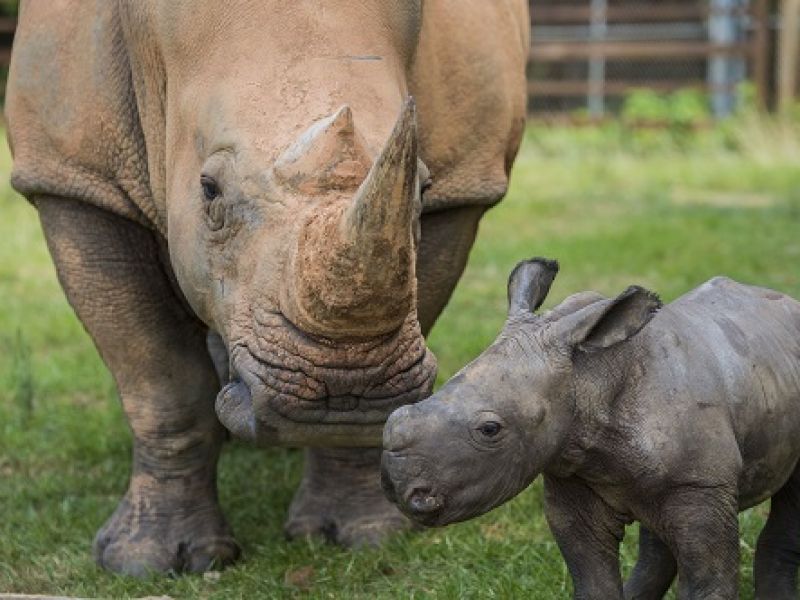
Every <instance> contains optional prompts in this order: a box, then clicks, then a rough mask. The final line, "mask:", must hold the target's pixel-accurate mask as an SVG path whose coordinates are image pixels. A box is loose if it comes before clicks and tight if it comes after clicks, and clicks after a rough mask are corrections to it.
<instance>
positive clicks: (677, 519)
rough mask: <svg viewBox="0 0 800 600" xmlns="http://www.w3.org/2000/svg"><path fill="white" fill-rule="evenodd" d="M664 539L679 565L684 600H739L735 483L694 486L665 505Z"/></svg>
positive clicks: (661, 531)
mask: <svg viewBox="0 0 800 600" xmlns="http://www.w3.org/2000/svg"><path fill="white" fill-rule="evenodd" d="M660 508H661V519H660V523H659V528H658V534H659V537H660V538H661V539H662V540H664V542H666V543H667V544H668V545H669V547H670V549H671V550H672V553H673V556H675V558H676V559H677V563H678V598H680V599H681V600H699V599H701V598H702V599H703V600H736V599H737V598H738V576H739V521H738V519H737V509H738V501H737V494H736V489H735V486H724V485H720V486H708V487H688V488H681V489H678V490H674V491H672V492H671V493H670V494H669V496H667V497H666V498H664V500H663V501H662V504H661V507H660Z"/></svg>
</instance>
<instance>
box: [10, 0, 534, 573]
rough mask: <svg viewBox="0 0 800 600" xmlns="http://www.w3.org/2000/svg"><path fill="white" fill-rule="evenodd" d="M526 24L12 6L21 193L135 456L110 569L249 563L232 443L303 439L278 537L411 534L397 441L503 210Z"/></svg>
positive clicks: (201, 4) (222, 8) (104, 534)
mask: <svg viewBox="0 0 800 600" xmlns="http://www.w3.org/2000/svg"><path fill="white" fill-rule="evenodd" d="M529 31H530V21H529V17H528V4H527V2H526V0H492V1H491V2H486V1H485V0H425V2H422V1H421V0H403V1H402V2H398V1H396V0H291V1H287V0H225V1H220V0H184V1H180V0H52V1H50V0H28V1H23V2H22V6H21V14H20V18H19V26H18V29H17V33H16V37H15V39H14V49H13V53H12V59H11V66H10V70H9V83H8V90H7V96H6V104H5V110H6V118H7V122H8V131H9V141H10V143H11V146H12V150H13V154H14V171H13V174H12V184H13V185H14V187H15V188H16V189H17V190H18V191H19V192H20V193H22V194H23V195H25V196H26V197H27V198H28V199H29V200H30V201H31V203H32V204H33V205H34V206H35V207H36V209H37V211H38V215H39V218H40V220H41V224H42V228H43V231H44V235H45V238H46V240H47V244H48V248H49V250H50V253H51V255H52V257H53V262H54V264H55V268H56V271H57V273H58V277H59V280H60V282H61V285H62V287H63V288H64V291H65V293H66V296H67V298H68V300H69V302H70V304H71V305H72V307H73V308H74V309H75V312H76V314H77V316H78V318H79V319H80V320H81V322H82V323H83V324H84V326H85V327H86V330H87V331H88V333H89V335H90V336H91V337H92V339H93V340H94V342H95V344H96V346H97V348H98V350H99V352H100V355H101V356H102V358H103V360H104V362H105V363H106V365H107V366H108V368H109V369H110V371H111V372H112V374H113V376H114V379H115V381H116V384H117V387H118V390H119V393H120V397H121V400H122V405H123V408H124V411H125V414H126V416H127V418H128V422H129V424H130V427H131V430H132V433H133V438H134V441H133V461H132V469H131V479H130V484H129V486H128V489H127V491H126V493H125V495H124V498H123V499H122V501H121V502H120V504H119V506H118V508H117V510H116V511H115V512H114V514H113V515H112V516H111V517H110V518H109V519H108V521H107V522H106V523H105V525H104V526H103V527H102V528H101V529H100V531H99V532H98V534H97V537H96V539H95V544H94V554H95V557H96V559H97V561H98V563H99V564H100V565H102V566H103V567H104V568H107V569H109V570H113V571H116V572H121V573H126V574H131V575H145V574H147V573H148V572H152V571H155V572H162V573H167V572H175V571H203V570H206V569H209V568H217V567H219V566H221V565H225V564H227V563H229V562H231V561H233V560H234V559H236V558H237V556H238V555H239V547H238V545H237V543H236V541H235V539H234V537H233V535H232V532H231V530H230V528H229V527H228V524H227V523H226V520H225V518H224V516H223V514H222V510H221V508H220V506H219V503H218V500H217V488H216V465H217V459H218V456H219V452H220V448H221V445H222V442H223V439H224V437H225V435H226V431H225V429H226V428H227V430H228V431H230V432H231V433H233V434H234V435H236V436H237V437H240V438H242V439H245V440H247V441H250V442H254V443H257V444H262V445H273V444H278V445H288V446H299V447H304V448H306V451H305V455H306V461H305V471H304V474H303V479H302V482H301V484H300V486H299V488H298V490H297V493H296V494H295V496H294V499H293V501H292V503H291V506H290V507H289V510H288V518H287V519H286V523H285V532H286V535H287V536H289V537H292V538H293V537H304V536H310V535H314V536H324V537H325V538H327V539H329V540H331V541H334V542H337V543H340V544H343V545H360V544H374V543H377V542H379V541H380V540H382V539H383V538H384V537H385V536H387V535H388V534H390V533H391V532H393V531H395V530H398V529H403V528H406V527H408V526H409V522H408V520H407V519H406V518H405V517H404V516H403V515H402V514H401V513H400V512H399V511H398V510H397V509H396V508H395V507H394V506H393V505H392V504H391V503H389V502H388V501H387V500H386V498H385V497H384V495H383V493H382V491H381V486H380V477H379V464H380V455H381V450H380V439H381V438H380V436H381V433H382V431H383V424H384V422H385V419H386V417H387V416H388V415H389V413H390V412H391V411H392V410H393V409H395V408H397V407H398V406H400V405H402V404H404V403H407V402H414V401H416V400H419V399H421V398H423V397H425V396H427V394H428V393H429V391H430V388H431V385H432V383H433V380H434V378H435V375H436V362H435V359H434V357H433V355H432V353H431V352H429V351H428V349H427V346H426V343H425V339H424V335H426V334H427V332H428V331H429V330H430V328H431V327H432V325H433V323H434V321H435V320H436V318H437V316H438V315H439V313H440V312H441V311H442V309H443V308H444V305H445V304H446V303H447V300H448V298H449V296H450V294H451V292H452V290H453V288H454V287H455V285H456V282H457V281H458V279H459V277H460V275H461V272H462V270H463V268H464V265H465V264H466V260H467V256H468V254H469V249H470V247H471V246H472V243H473V241H474V238H475V234H476V231H477V227H478V222H479V221H480V219H481V217H482V215H483V214H484V212H485V211H486V210H487V209H488V207H490V206H492V205H493V204H495V203H497V202H498V201H500V199H501V198H502V197H503V195H504V194H505V191H506V186H507V183H508V175H509V171H510V169H511V165H512V163H513V162H514V157H515V155H516V152H517V148H518V146H519V142H520V140H521V137H522V133H523V130H524V120H525V103H526V97H527V96H526V89H525V86H526V83H525V62H526V58H527V54H528V35H529ZM412 97H413V100H412ZM207 343H208V347H207ZM215 366H216V370H215V368H214V367H215ZM259 476H261V475H260V474H258V473H254V474H253V477H259Z"/></svg>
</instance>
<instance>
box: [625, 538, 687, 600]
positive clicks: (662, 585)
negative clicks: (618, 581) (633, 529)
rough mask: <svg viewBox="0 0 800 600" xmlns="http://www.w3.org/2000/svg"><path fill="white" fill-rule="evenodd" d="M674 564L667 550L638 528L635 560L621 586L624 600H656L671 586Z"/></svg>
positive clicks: (676, 569) (673, 558) (662, 543)
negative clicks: (626, 579) (634, 564)
mask: <svg viewBox="0 0 800 600" xmlns="http://www.w3.org/2000/svg"><path fill="white" fill-rule="evenodd" d="M677 572H678V564H677V563H676V562H675V557H673V556H672V552H670V549H669V546H667V545H666V544H665V543H664V542H662V541H661V540H660V539H659V538H658V536H657V535H656V534H655V533H653V532H652V531H650V530H649V529H647V528H646V527H644V526H640V527H639V559H638V560H637V561H636V566H635V567H634V568H633V573H631V577H630V579H628V581H627V582H625V586H624V596H625V600H659V599H660V598H663V597H664V594H666V593H667V591H668V590H669V586H670V585H672V580H673V579H675V574H676V573H677Z"/></svg>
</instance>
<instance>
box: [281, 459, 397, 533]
mask: <svg viewBox="0 0 800 600" xmlns="http://www.w3.org/2000/svg"><path fill="white" fill-rule="evenodd" d="M380 455H381V451H380V450H379V449H376V448H368V449H365V448H358V449H350V448H348V449H335V450H334V449H309V450H307V451H306V464H305V472H304V474H303V480H302V482H301V483H300V487H299V488H298V490H297V493H296V494H295V497H294V500H292V504H291V506H290V507H289V515H288V517H287V519H286V523H285V525H284V532H285V534H286V537H287V538H289V539H297V538H304V537H322V538H324V539H325V540H327V541H329V542H332V543H335V544H340V545H342V546H348V547H362V546H377V545H379V544H380V543H381V542H383V541H384V540H385V539H386V538H387V537H388V536H390V535H391V534H393V533H395V532H398V531H403V530H407V529H411V528H412V527H413V525H412V524H411V522H410V521H409V520H408V519H406V517H404V516H403V515H402V514H401V513H400V511H399V510H397V508H396V507H395V506H394V505H393V504H392V503H390V502H389V501H388V500H387V499H386V497H385V496H384V494H383V491H382V489H381V486H380V466H379V465H380Z"/></svg>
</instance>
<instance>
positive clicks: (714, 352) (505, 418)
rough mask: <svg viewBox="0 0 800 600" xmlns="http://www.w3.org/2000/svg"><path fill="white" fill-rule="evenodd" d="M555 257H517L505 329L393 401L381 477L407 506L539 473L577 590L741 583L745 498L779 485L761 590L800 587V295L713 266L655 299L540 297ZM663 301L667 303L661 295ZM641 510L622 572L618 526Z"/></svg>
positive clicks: (428, 518) (732, 589)
mask: <svg viewBox="0 0 800 600" xmlns="http://www.w3.org/2000/svg"><path fill="white" fill-rule="evenodd" d="M557 271H558V265H557V263H555V262H552V261H548V260H545V259H534V260H531V261H527V262H524V263H521V264H520V265H518V266H517V268H516V269H515V270H514V272H513V273H512V274H511V278H510V280H509V285H508V295H509V303H510V309H509V316H508V320H507V322H506V324H505V327H504V328H503V331H502V333H501V334H500V336H499V337H498V338H497V340H496V341H495V342H494V343H493V344H492V345H491V346H490V347H489V348H488V349H487V350H486V351H485V352H484V353H483V354H481V356H480V357H479V358H477V359H476V360H475V361H474V362H472V363H471V364H470V365H468V366H467V367H465V368H464V369H463V370H462V371H461V372H460V373H458V374H457V375H456V376H455V377H453V379H451V380H450V381H449V382H448V383H447V384H446V385H445V386H444V387H443V388H442V389H441V390H440V391H439V392H438V393H436V394H435V395H433V396H432V397H430V398H428V399H427V400H425V401H423V402H421V403H419V404H417V405H413V406H404V407H402V408H400V409H398V410H397V411H395V412H394V413H393V414H392V416H391V417H390V418H389V421H388V422H387V424H386V429H385V430H384V450H385V451H384V453H383V483H384V489H385V491H386V493H387V495H388V496H389V498H390V499H391V500H393V501H394V502H396V503H397V504H398V505H399V506H400V508H401V509H402V510H403V511H404V512H405V513H406V514H407V515H408V516H409V517H411V518H412V519H414V520H416V521H418V522H420V523H422V524H424V525H428V526H435V525H444V524H447V523H452V522H454V521H461V520H464V519H468V518H471V517H475V516H477V515H479V514H482V513H484V512H486V511H488V510H490V509H492V508H494V507H496V506H498V505H499V504H501V503H503V502H505V501H506V500H508V499H510V498H511V497H513V496H514V495H516V494H518V493H519V492H520V491H522V490H523V489H524V488H525V487H526V486H527V485H528V484H530V483H531V481H533V479H534V478H535V477H536V476H537V475H538V474H539V473H544V483H545V504H546V507H545V511H546V515H547V520H548V522H549V524H550V527H551V529H552V531H553V534H554V536H555V538H556V540H557V541H558V545H559V547H560V548H561V552H562V553H563V555H564V558H565V559H566V562H567V565H568V567H569V570H570V573H571V575H572V579H573V582H574V588H575V597H576V598H598V599H603V600H607V599H609V598H620V597H623V596H624V597H625V598H660V597H662V596H663V595H664V594H665V593H666V591H667V589H668V588H669V586H670V584H671V583H672V580H673V579H674V578H675V575H676V573H677V575H678V583H679V585H678V588H679V596H680V597H681V598H725V599H734V598H736V597H737V579H738V577H737V575H738V573H737V569H738V564H739V535H738V521H737V512H738V511H739V510H742V509H745V508H748V507H750V506H753V505H755V504H758V503H759V502H762V501H763V500H765V499H767V498H770V497H771V498H772V507H771V511H770V516H769V520H768V521H767V524H766V526H765V527H764V530H763V531H762V532H761V536H760V537H759V540H758V547H757V550H756V559H755V584H756V595H757V597H758V598H761V599H765V600H766V599H769V600H776V599H783V598H792V599H795V598H797V583H796V577H797V568H798V563H799V562H800V469H798V457H800V303H798V302H797V301H795V300H793V299H791V298H789V297H787V296H785V295H783V294H779V293H777V292H774V291H771V290H766V289H761V288H756V287H750V286H746V285H742V284H739V283H736V282H734V281H731V280H730V279H725V278H721V277H719V278H716V279H712V280H711V281H709V282H708V283H706V284H704V285H702V286H700V287H699V288H697V289H695V290H694V291H692V292H690V293H688V294H687V295H685V296H683V297H682V298H680V299H678V300H676V301H675V302H673V303H672V304H669V305H667V306H665V307H663V308H661V304H660V302H659V300H658V298H657V297H656V296H655V295H654V294H652V293H651V292H648V291H646V290H644V289H642V288H638V287H631V288H629V289H628V290H626V291H625V292H624V293H622V294H621V295H620V296H618V297H616V298H613V299H608V298H604V297H602V296H600V295H599V294H596V293H590V292H585V293H581V294H577V295H574V296H571V297H570V298H568V299H567V300H565V301H564V302H563V303H562V304H560V305H559V306H558V307H556V308H555V309H553V310H552V311H550V312H548V313H545V314H543V315H537V314H534V311H535V310H536V309H537V308H538V307H539V306H540V305H541V303H542V301H543V300H544V298H545V296H546V295H547V292H548V290H549V288H550V285H551V283H552V281H553V278H554V277H555V275H556V272H557ZM659 309H660V310H659ZM634 520H638V521H639V522H640V523H641V527H640V532H641V533H640V551H639V552H640V554H639V561H638V563H637V565H636V567H635V569H634V571H633V575H632V576H631V578H630V580H629V581H628V582H627V583H626V585H625V587H624V590H623V585H622V581H621V577H620V565H619V542H620V539H621V538H622V535H623V528H624V526H625V525H626V524H627V523H630V522H632V521H634Z"/></svg>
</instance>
